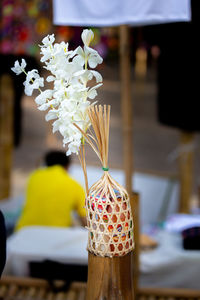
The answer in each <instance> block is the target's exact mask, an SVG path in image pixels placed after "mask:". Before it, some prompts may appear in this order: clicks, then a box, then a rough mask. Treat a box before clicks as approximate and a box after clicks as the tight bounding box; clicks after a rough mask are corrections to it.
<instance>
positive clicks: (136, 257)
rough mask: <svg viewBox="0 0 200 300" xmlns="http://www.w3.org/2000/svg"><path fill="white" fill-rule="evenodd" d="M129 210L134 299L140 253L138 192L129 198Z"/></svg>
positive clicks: (137, 286)
mask: <svg viewBox="0 0 200 300" xmlns="http://www.w3.org/2000/svg"><path fill="white" fill-rule="evenodd" d="M130 204H131V210H132V215H133V223H134V228H133V233H134V242H135V246H134V250H133V286H134V294H135V299H137V297H136V295H137V293H138V288H139V283H138V281H139V280H138V279H139V268H140V263H139V255H140V244H139V240H140V209H139V194H137V193H132V195H131V198H130Z"/></svg>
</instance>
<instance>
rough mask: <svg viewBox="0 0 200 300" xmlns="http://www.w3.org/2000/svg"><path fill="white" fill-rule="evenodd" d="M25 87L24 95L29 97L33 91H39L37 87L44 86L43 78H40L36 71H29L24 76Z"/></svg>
mask: <svg viewBox="0 0 200 300" xmlns="http://www.w3.org/2000/svg"><path fill="white" fill-rule="evenodd" d="M24 86H25V90H24V91H25V94H26V95H27V96H31V95H32V93H33V90H35V89H39V87H43V86H44V78H42V77H40V75H39V74H38V70H36V69H33V70H32V71H29V72H28V73H27V76H26V80H25V81H24Z"/></svg>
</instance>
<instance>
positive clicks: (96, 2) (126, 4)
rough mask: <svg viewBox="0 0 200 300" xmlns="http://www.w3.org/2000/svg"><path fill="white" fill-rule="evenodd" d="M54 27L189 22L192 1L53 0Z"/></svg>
mask: <svg viewBox="0 0 200 300" xmlns="http://www.w3.org/2000/svg"><path fill="white" fill-rule="evenodd" d="M53 14H54V16H53V17H54V24H56V25H73V26H117V25H121V24H130V25H148V24H159V23H168V22H180V21H183V22H184V21H190V19H191V8H190V0H54V1H53Z"/></svg>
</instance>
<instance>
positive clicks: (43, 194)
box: [16, 151, 86, 230]
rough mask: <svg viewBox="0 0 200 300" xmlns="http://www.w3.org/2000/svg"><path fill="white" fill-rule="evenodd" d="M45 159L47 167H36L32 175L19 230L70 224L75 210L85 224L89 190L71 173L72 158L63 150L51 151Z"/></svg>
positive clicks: (18, 225) (17, 227)
mask: <svg viewBox="0 0 200 300" xmlns="http://www.w3.org/2000/svg"><path fill="white" fill-rule="evenodd" d="M44 160H45V164H46V166H45V167H43V168H39V169H37V170H35V171H34V172H33V173H32V174H31V176H30V178H29V181H28V185H27V191H26V199H25V205H24V208H23V210H22V215H21V217H20V218H19V221H18V223H17V225H16V230H19V229H21V228H22V227H25V226H34V225H38V226H58V227H69V226H71V225H72V216H71V213H72V212H73V211H76V212H77V214H78V216H79V217H80V220H81V223H82V225H85V224H86V222H85V208H84V203H85V192H84V189H83V188H82V187H81V185H80V184H79V183H78V182H76V181H75V180H74V179H72V178H71V177H70V175H69V174H68V172H67V170H68V168H69V165H70V159H69V157H68V156H66V154H65V153H63V152H61V151H51V152H48V153H47V154H46V155H45V158H44Z"/></svg>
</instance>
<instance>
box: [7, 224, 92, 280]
mask: <svg viewBox="0 0 200 300" xmlns="http://www.w3.org/2000/svg"><path fill="white" fill-rule="evenodd" d="M87 237H88V231H87V230H86V229H85V228H82V227H74V228H60V227H42V226H30V227H24V228H22V229H21V230H20V231H18V232H16V233H14V234H13V235H12V236H11V237H10V238H9V239H8V243H7V262H6V268H5V272H4V274H13V275H16V276H28V275H29V262H30V261H37V262H39V261H43V260H45V259H50V260H54V261H57V262H61V263H67V264H78V265H87V259H88V253H87V250H86V247H87Z"/></svg>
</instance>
